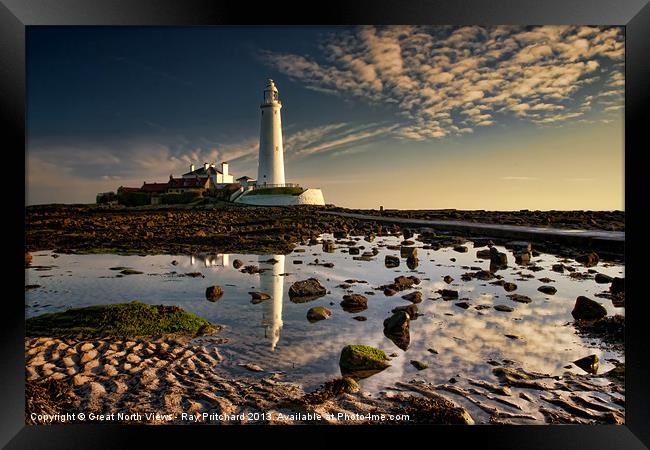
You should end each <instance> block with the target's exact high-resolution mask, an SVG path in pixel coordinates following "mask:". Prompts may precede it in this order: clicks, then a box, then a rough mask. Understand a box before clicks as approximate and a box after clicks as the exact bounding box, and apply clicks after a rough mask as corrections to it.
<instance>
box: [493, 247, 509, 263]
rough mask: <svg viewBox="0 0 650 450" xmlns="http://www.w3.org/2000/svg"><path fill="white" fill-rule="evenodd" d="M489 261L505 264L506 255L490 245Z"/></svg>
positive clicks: (506, 260)
mask: <svg viewBox="0 0 650 450" xmlns="http://www.w3.org/2000/svg"><path fill="white" fill-rule="evenodd" d="M490 262H491V263H492V264H494V265H495V266H499V267H502V266H507V265H508V256H507V255H506V254H505V253H501V252H499V251H498V250H497V249H496V247H490Z"/></svg>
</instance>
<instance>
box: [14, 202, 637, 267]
mask: <svg viewBox="0 0 650 450" xmlns="http://www.w3.org/2000/svg"><path fill="white" fill-rule="evenodd" d="M323 211H339V212H340V211H345V212H352V213H360V214H370V215H378V214H381V215H384V216H389V217H402V218H418V219H427V218H428V219H450V220H464V221H469V222H485V223H497V224H517V225H533V226H552V227H557V228H568V229H574V228H581V229H589V230H609V231H611V230H615V231H623V230H624V218H625V217H624V213H623V212H621V211H614V212H607V211H587V212H585V211H549V212H543V211H532V212H531V211H527V212H522V211H519V212H486V211H456V210H439V211H394V210H384V211H381V212H380V211H378V210H352V209H343V208H336V207H315V206H300V207H251V206H241V205H234V204H228V203H219V204H207V205H197V206H182V207H170V206H166V207H147V208H106V207H99V206H93V205H43V206H30V207H27V208H26V251H28V252H33V251H38V250H51V249H54V250H55V252H58V253H124V254H162V253H171V254H192V253H198V252H219V253H260V254H263V253H275V254H287V253H289V252H291V250H292V249H293V248H294V246H295V245H296V244H298V243H300V242H305V241H309V240H310V239H316V238H317V237H318V236H319V235H321V234H322V233H333V234H335V233H338V234H341V235H347V234H350V235H360V236H382V235H389V234H399V233H402V232H403V231H404V229H406V228H407V227H404V226H400V225H397V224H380V223H378V222H375V221H368V220H360V219H355V218H350V217H341V216H335V215H330V214H318V213H319V212H323ZM411 228H413V227H411ZM428 231H429V232H431V231H432V230H431V229H428ZM440 234H441V235H442V234H445V235H446V234H450V233H449V232H445V233H440ZM451 234H454V235H462V233H451ZM335 237H336V236H335ZM508 240H509V239H507V238H503V242H507V241H508ZM497 241H498V239H497ZM497 241H495V243H497V244H498V243H499V242H497ZM535 247H536V248H537V249H539V250H544V251H548V252H553V253H556V254H561V255H564V256H568V257H571V256H575V255H576V254H578V253H579V252H581V251H584V250H585V249H580V248H571V247H567V246H566V245H559V244H554V243H551V242H535ZM608 256H609V257H610V258H614V259H622V257H623V254H622V252H619V253H618V254H616V253H615V254H613V255H611V254H610V255H608Z"/></svg>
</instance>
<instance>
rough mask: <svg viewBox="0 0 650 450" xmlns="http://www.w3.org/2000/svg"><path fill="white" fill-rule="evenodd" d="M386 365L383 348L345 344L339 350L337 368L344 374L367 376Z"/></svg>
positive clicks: (387, 365) (379, 370)
mask: <svg viewBox="0 0 650 450" xmlns="http://www.w3.org/2000/svg"><path fill="white" fill-rule="evenodd" d="M388 367H390V364H389V363H388V357H387V356H386V353H384V351H383V350H379V349H377V348H374V347H370V346H369V345H346V346H345V347H343V350H341V356H340V358H339V368H340V369H341V374H343V375H344V376H350V377H353V378H356V379H359V378H367V377H369V376H371V375H374V374H375V373H378V372H381V371H382V370H384V369H387V368H388Z"/></svg>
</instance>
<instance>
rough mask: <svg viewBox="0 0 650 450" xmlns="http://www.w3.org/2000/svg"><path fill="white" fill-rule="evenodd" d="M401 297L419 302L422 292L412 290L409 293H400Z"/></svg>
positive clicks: (412, 301)
mask: <svg viewBox="0 0 650 450" xmlns="http://www.w3.org/2000/svg"><path fill="white" fill-rule="evenodd" d="M402 298H403V299H404V300H408V301H409V302H411V303H420V302H421V301H422V292H420V291H413V292H411V293H410V294H406V295H402Z"/></svg>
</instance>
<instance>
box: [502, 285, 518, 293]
mask: <svg viewBox="0 0 650 450" xmlns="http://www.w3.org/2000/svg"><path fill="white" fill-rule="evenodd" d="M503 289H505V290H506V292H512V291H515V290H517V285H516V284H515V283H503Z"/></svg>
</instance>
